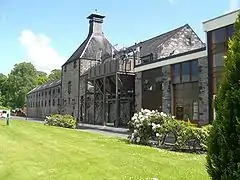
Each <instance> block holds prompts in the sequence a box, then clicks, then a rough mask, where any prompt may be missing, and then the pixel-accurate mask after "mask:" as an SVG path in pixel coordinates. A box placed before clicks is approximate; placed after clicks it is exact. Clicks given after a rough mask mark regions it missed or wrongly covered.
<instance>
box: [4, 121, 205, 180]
mask: <svg viewBox="0 0 240 180" xmlns="http://www.w3.org/2000/svg"><path fill="white" fill-rule="evenodd" d="M204 164H205V156H203V155H194V154H183V153H175V152H169V151H165V150H157V149H153V148H150V147H142V146H135V145H129V144H126V143H125V142H123V141H122V140H120V139H116V138H113V137H108V136H104V135H100V134H95V133H88V132H80V131H75V130H70V129H63V128H57V127H49V126H44V125H42V124H39V123H34V122H26V121H11V124H10V126H5V123H4V122H3V121H2V120H1V121H0V179H1V180H14V179H19V180H28V179H29V180H40V179H43V180H49V179H51V180H52V179H56V180H61V179H62V180H74V179H79V180H88V179H90V180H91V179H93V180H95V179H104V180H105V179H110V180H114V179H120V180H123V179H137V180H140V179H144V180H146V179H153V178H158V179H159V180H165V179H166V180H171V179H176V180H180V179H183V180H191V179H193V180H200V179H208V175H207V173H206V171H205V167H204Z"/></svg>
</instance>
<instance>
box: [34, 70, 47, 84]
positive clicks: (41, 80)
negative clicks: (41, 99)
mask: <svg viewBox="0 0 240 180" xmlns="http://www.w3.org/2000/svg"><path fill="white" fill-rule="evenodd" d="M36 73H37V84H38V85H42V84H45V83H46V82H47V81H48V76H47V73H45V72H42V71H37V72H36Z"/></svg>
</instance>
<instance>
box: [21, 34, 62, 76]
mask: <svg viewBox="0 0 240 180" xmlns="http://www.w3.org/2000/svg"><path fill="white" fill-rule="evenodd" d="M19 41H20V43H21V45H22V46H23V47H24V49H25V50H26V53H27V59H28V60H29V61H30V62H31V63H33V64H34V66H35V67H36V69H37V70H40V71H44V72H47V73H49V72H50V71H51V70H53V69H59V68H61V65H62V64H63V63H64V62H65V60H64V58H63V57H60V55H59V54H58V53H57V52H56V50H55V49H54V48H53V47H51V39H50V38H49V37H47V36H46V35H45V34H34V33H33V32H32V31H31V30H28V29H25V30H23V31H22V32H21V36H20V37H19Z"/></svg>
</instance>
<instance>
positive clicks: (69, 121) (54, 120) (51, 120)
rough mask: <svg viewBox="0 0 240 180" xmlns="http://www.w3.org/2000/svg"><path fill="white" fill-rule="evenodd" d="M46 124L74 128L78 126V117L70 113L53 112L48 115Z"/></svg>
mask: <svg viewBox="0 0 240 180" xmlns="http://www.w3.org/2000/svg"><path fill="white" fill-rule="evenodd" d="M44 124H45V125H49V126H59V127H64V128H71V129H74V128H75V127H76V119H75V118H74V117H72V116H71V115H68V114H66V115H61V114H53V115H51V116H47V117H46V119H45V121H44Z"/></svg>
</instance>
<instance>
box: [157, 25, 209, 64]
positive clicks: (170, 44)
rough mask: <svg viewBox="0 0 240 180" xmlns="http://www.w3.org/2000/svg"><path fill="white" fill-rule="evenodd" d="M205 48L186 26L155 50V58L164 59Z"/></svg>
mask: <svg viewBox="0 0 240 180" xmlns="http://www.w3.org/2000/svg"><path fill="white" fill-rule="evenodd" d="M202 47H205V44H204V43H203V42H202V41H201V40H200V39H199V37H198V36H197V35H196V34H195V32H194V31H193V30H192V28H191V27H190V26H188V25H187V26H186V27H184V28H183V29H181V30H180V31H179V32H177V33H176V34H175V35H173V36H172V37H171V38H169V39H168V40H167V41H166V42H164V43H163V44H162V45H159V48H158V50H157V58H158V59H160V58H164V57H168V56H170V55H176V54H180V53H184V52H188V51H191V50H194V49H199V48H202Z"/></svg>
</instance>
